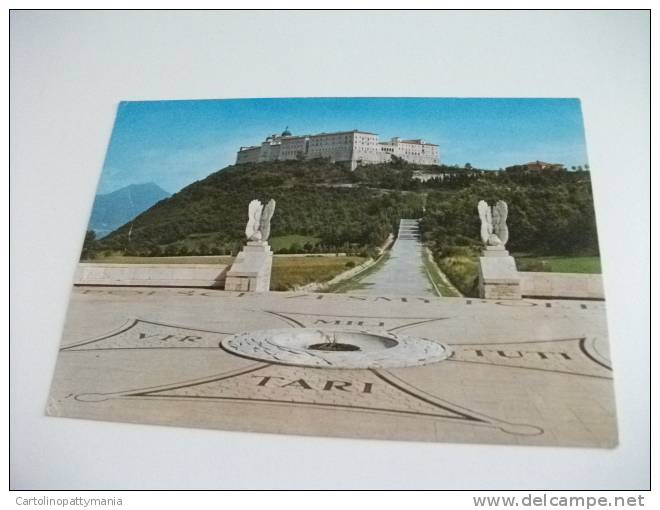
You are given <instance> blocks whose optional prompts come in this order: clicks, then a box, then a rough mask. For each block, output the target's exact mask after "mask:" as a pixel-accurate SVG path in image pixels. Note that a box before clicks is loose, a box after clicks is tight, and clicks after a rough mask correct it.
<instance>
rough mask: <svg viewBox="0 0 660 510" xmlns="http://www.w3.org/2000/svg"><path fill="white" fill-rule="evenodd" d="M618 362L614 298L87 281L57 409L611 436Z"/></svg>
mask: <svg viewBox="0 0 660 510" xmlns="http://www.w3.org/2000/svg"><path fill="white" fill-rule="evenodd" d="M303 328H305V329H303ZM273 330H275V331H277V334H275V335H274V334H272V331H273ZM287 331H290V332H291V335H290V336H289V335H287ZM306 339H307V340H306ZM324 339H325V340H324ZM326 340H330V341H332V340H337V341H338V343H343V344H345V345H348V346H349V347H351V345H350V344H354V345H352V348H355V347H359V348H360V350H358V351H352V352H356V353H357V354H360V353H361V355H360V357H359V363H358V364H357V366H359V367H360V368H347V366H350V363H347V360H349V361H350V357H351V351H350V350H343V351H341V352H337V353H334V352H333V351H332V349H329V350H328V349H327V345H326V344H327V343H328V342H327V341H326ZM308 344H309V345H308ZM319 344H321V345H323V346H324V347H323V349H324V350H318V349H319V347H318V345H319ZM432 344H435V345H437V347H434V346H433V345H432ZM429 346H430V347H431V348H429ZM318 354H322V356H321V358H322V359H321V362H319V363H310V362H309V360H306V357H309V356H311V357H313V356H315V355H318ZM334 354H337V356H334ZM310 359H311V358H310ZM356 359H358V358H356ZM299 360H302V361H299ZM610 367H611V363H610V361H609V349H608V341H607V330H606V321H605V304H604V303H603V302H594V301H577V300H570V301H566V300H564V301H562V300H520V301H501V302H498V301H488V300H480V299H467V298H440V297H428V296H402V295H399V296H394V295H387V294H383V295H378V296H359V295H342V294H314V293H302V292H301V293H296V292H269V293H263V294H258V293H242V292H227V291H221V290H206V289H175V288H146V287H143V288H118V287H76V288H74V289H73V291H72V298H71V303H70V308H69V312H68V316H67V321H66V325H65V330H64V333H63V340H62V345H61V349H60V352H59V355H58V360H57V367H56V370H55V375H54V378H53V383H52V388H51V393H50V397H49V399H48V405H47V413H48V414H49V415H52V416H66V417H75V418H86V419H98V420H109V421H122V422H132V423H147V424H160V425H177V426H188V427H203V428H218V429H225V430H241V431H260V432H277V433H287V434H302V435H327V436H337V437H355V438H378V439H399V440H420V441H453V442H476V443H500V444H514V445H515V444H526V445H555V446H558V445H562V446H592V447H613V446H615V445H616V444H617V427H616V414H615V405H614V394H613V384H612V370H611V368H610Z"/></svg>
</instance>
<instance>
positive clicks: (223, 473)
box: [10, 11, 650, 489]
mask: <svg viewBox="0 0 660 510" xmlns="http://www.w3.org/2000/svg"><path fill="white" fill-rule="evenodd" d="M10 43H11V54H10V60H11V62H10V63H11V80H12V81H11V90H10V99H11V116H10V121H11V124H10V126H11V142H10V149H11V157H10V179H11V180H10V192H11V204H10V212H11V233H10V243H11V244H10V257H11V267H10V285H11V287H10V299H11V310H10V320H11V331H10V336H11V351H10V363H11V377H10V392H11V393H10V395H11V418H10V426H11V445H10V446H11V451H10V467H11V485H12V487H13V488H24V489H30V488H74V489H81V488H107V489H116V488H254V487H262V488H301V487H310V488H333V487H337V488H339V487H341V488H454V489H459V488H482V489H485V488H527V489H543V488H563V489H568V488H601V489H627V488H630V489H642V488H647V487H648V485H649V358H648V352H649V290H650V285H649V270H650V262H649V249H650V248H649V203H650V194H649V193H650V192H649V179H650V173H649V172H650V167H649V124H648V122H649V70H648V62H649V20H648V14H647V13H644V12H556V11H555V12H472V13H467V12H368V13H365V12H324V13H321V12H316V13H314V12H295V13H283V12H280V13H266V12H258V13H246V12H240V13H231V12H201V13H200V12H197V13H189V12H176V13H173V12H147V13H144V12H129V13H126V12H111V13H98V12H96V13H95V12H84V13H80V12H14V13H13V14H12V15H11V39H10ZM290 96H399V97H401V96H428V97H443V96H463V97H465V96H471V97H492V96H509V97H579V98H581V99H582V106H583V111H584V116H585V127H586V135H587V143H588V151H589V159H590V166H591V169H592V176H593V177H592V178H593V187H594V194H595V202H596V211H597V220H598V226H599V234H600V244H601V252H602V254H603V266H604V276H605V288H606V295H607V306H608V321H609V328H610V342H611V346H612V358H613V363H614V368H615V386H616V395H617V410H618V415H619V426H620V446H619V447H618V448H616V449H613V450H592V449H580V448H531V447H512V446H485V445H458V444H443V443H440V444H431V443H406V442H383V441H357V440H344V439H325V438H305V437H293V436H282V435H267V434H247V433H235V432H222V431H209V430H197V429H183V428H169V427H155V426H141V425H129V424H118V423H104V422H93V421H82V420H71V419H62V418H49V417H46V416H44V406H45V402H46V397H47V394H48V389H49V385H50V379H51V377H52V373H53V369H54V365H55V357H56V354H57V348H58V345H59V342H60V334H61V331H62V326H63V321H64V316H65V312H66V306H67V302H68V298H69V292H70V285H71V281H72V278H73V272H74V268H75V265H76V261H77V258H78V255H79V252H80V248H81V245H82V239H83V234H84V230H85V226H86V224H87V220H88V218H89V214H90V210H91V206H92V201H93V196H94V192H95V189H96V185H97V182H98V178H99V175H100V171H101V167H102V164H103V159H104V156H105V150H106V147H107V143H108V140H109V136H110V132H111V128H112V123H113V120H114V113H115V108H116V105H117V103H118V102H119V101H120V100H139V99H193V98H232V97H234V98H236V97H290Z"/></svg>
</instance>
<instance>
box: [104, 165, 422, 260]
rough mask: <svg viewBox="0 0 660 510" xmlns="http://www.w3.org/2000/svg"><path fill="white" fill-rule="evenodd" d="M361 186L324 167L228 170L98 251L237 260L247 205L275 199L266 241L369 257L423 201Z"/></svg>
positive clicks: (347, 174)
mask: <svg viewBox="0 0 660 510" xmlns="http://www.w3.org/2000/svg"><path fill="white" fill-rule="evenodd" d="M391 172H392V173H397V175H398V174H399V173H401V170H397V169H391ZM364 184H365V183H363V182H361V180H360V174H359V172H351V171H350V170H348V169H347V168H345V167H344V166H342V165H339V164H333V163H330V162H328V161H325V160H312V161H285V162H270V163H259V164H252V165H241V166H229V167H227V168H225V169H223V170H221V171H218V172H215V173H213V174H211V175H209V176H208V177H206V178H205V179H203V180H200V181H197V182H195V183H193V184H191V185H189V186H187V187H186V188H184V189H182V190H181V191H179V192H178V193H176V194H174V195H172V196H171V197H170V198H169V199H167V200H163V201H161V202H159V203H158V204H156V205H154V206H153V207H152V208H150V209H148V210H147V211H145V212H144V213H142V214H140V215H139V216H137V217H136V218H134V219H133V220H132V221H131V222H130V223H128V224H126V225H123V226H122V227H120V228H119V229H117V230H115V231H114V232H113V233H111V234H110V235H108V236H107V237H106V238H104V239H103V240H101V241H100V242H99V247H98V248H99V249H102V250H103V249H104V250H118V251H122V252H124V253H126V254H128V255H152V256H153V255H160V254H165V255H183V254H199V255H216V254H228V253H231V252H234V253H235V252H236V251H237V250H238V249H239V248H240V246H241V245H242V244H243V242H244V228H245V223H246V221H247V205H248V203H249V202H250V200H252V199H255V198H258V199H260V200H262V201H266V200H268V199H270V198H274V199H275V200H276V202H277V209H276V211H275V216H274V217H273V222H272V230H271V236H272V237H280V236H291V235H298V236H307V237H313V238H315V239H318V241H317V242H315V243H307V244H305V245H303V246H302V247H301V249H302V250H303V251H305V250H306V251H315V252H332V251H343V252H349V253H359V252H364V251H369V250H370V249H372V248H373V247H375V246H378V245H380V244H382V243H383V242H384V240H385V239H386V238H387V236H388V234H389V233H390V232H392V231H393V228H395V225H396V224H397V223H398V219H399V218H400V217H419V216H421V214H422V203H423V196H422V195H419V194H411V193H405V192H403V191H398V190H395V189H375V188H370V187H367V186H365V185H364ZM129 234H130V236H129Z"/></svg>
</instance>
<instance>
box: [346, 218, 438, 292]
mask: <svg viewBox="0 0 660 510" xmlns="http://www.w3.org/2000/svg"><path fill="white" fill-rule="evenodd" d="M423 249H424V248H423V246H422V243H421V242H420V237H419V222H418V220H410V219H402V220H401V222H400V223H399V235H398V237H397V240H396V241H395V243H394V246H393V247H392V249H391V250H390V256H389V258H388V259H387V260H386V261H385V263H384V264H383V265H382V267H380V268H379V269H378V270H377V271H375V272H374V273H371V274H369V275H368V276H366V277H364V278H363V279H361V280H360V288H359V289H355V290H352V291H349V294H366V295H372V296H373V295H388V294H395V295H404V296H428V295H431V296H437V294H436V293H435V292H434V290H433V284H432V283H431V281H430V280H429V279H428V277H427V276H426V274H427V273H426V270H425V268H424V261H423V260H422V250H423Z"/></svg>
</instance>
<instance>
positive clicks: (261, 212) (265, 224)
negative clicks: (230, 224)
mask: <svg viewBox="0 0 660 510" xmlns="http://www.w3.org/2000/svg"><path fill="white" fill-rule="evenodd" d="M274 212H275V200H273V199H272V198H271V199H270V200H269V201H268V203H267V204H266V205H263V204H262V203H261V202H259V200H253V201H252V202H250V205H249V206H248V222H247V226H246V227H245V235H246V237H247V240H248V241H268V237H269V236H270V219H271V218H272V217H273V213H274Z"/></svg>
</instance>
